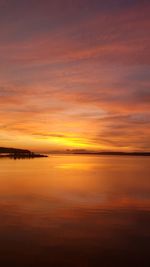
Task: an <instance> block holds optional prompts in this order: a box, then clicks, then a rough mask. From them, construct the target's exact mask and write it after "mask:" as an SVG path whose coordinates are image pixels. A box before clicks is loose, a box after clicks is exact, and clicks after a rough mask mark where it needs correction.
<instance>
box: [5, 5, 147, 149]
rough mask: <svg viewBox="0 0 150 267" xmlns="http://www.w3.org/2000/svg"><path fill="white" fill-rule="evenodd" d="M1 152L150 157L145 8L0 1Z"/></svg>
mask: <svg viewBox="0 0 150 267" xmlns="http://www.w3.org/2000/svg"><path fill="white" fill-rule="evenodd" d="M0 146H7V147H18V148H28V149H30V150H33V151H45V152H48V151H50V150H54V149H56V150H62V149H63V150H64V149H88V150H89V149H90V150H121V151H134V150H136V151H148V150H150V1H149V0H22V1H21V0H0Z"/></svg>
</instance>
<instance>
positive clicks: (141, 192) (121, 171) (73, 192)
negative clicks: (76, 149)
mask: <svg viewBox="0 0 150 267" xmlns="http://www.w3.org/2000/svg"><path fill="white" fill-rule="evenodd" d="M149 163H150V159H149V158H136V157H131V158H130V157H124V158H123V157H121V158H120V157H97V156H95V157H89V156H80V157H78V156H70V157H67V156H56V157H54V156H53V157H50V158H48V159H36V160H33V161H29V160H23V161H15V162H14V161H11V160H6V159H5V160H0V241H1V242H0V244H1V245H0V252H1V253H0V266H12V265H14V266H100V265H102V266H141V265H142V266H149V264H150V260H149V240H150V228H149V224H150V180H149V177H150V175H149V174H150V171H149Z"/></svg>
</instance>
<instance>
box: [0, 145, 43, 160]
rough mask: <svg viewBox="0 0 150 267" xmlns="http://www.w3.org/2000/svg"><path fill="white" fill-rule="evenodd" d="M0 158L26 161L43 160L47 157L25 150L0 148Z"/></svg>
mask: <svg viewBox="0 0 150 267" xmlns="http://www.w3.org/2000/svg"><path fill="white" fill-rule="evenodd" d="M0 157H1V158H11V159H26V158H28V159H31V158H45V157H48V156H47V155H42V154H39V153H34V152H32V151H30V150H26V149H18V148H6V147H0Z"/></svg>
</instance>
